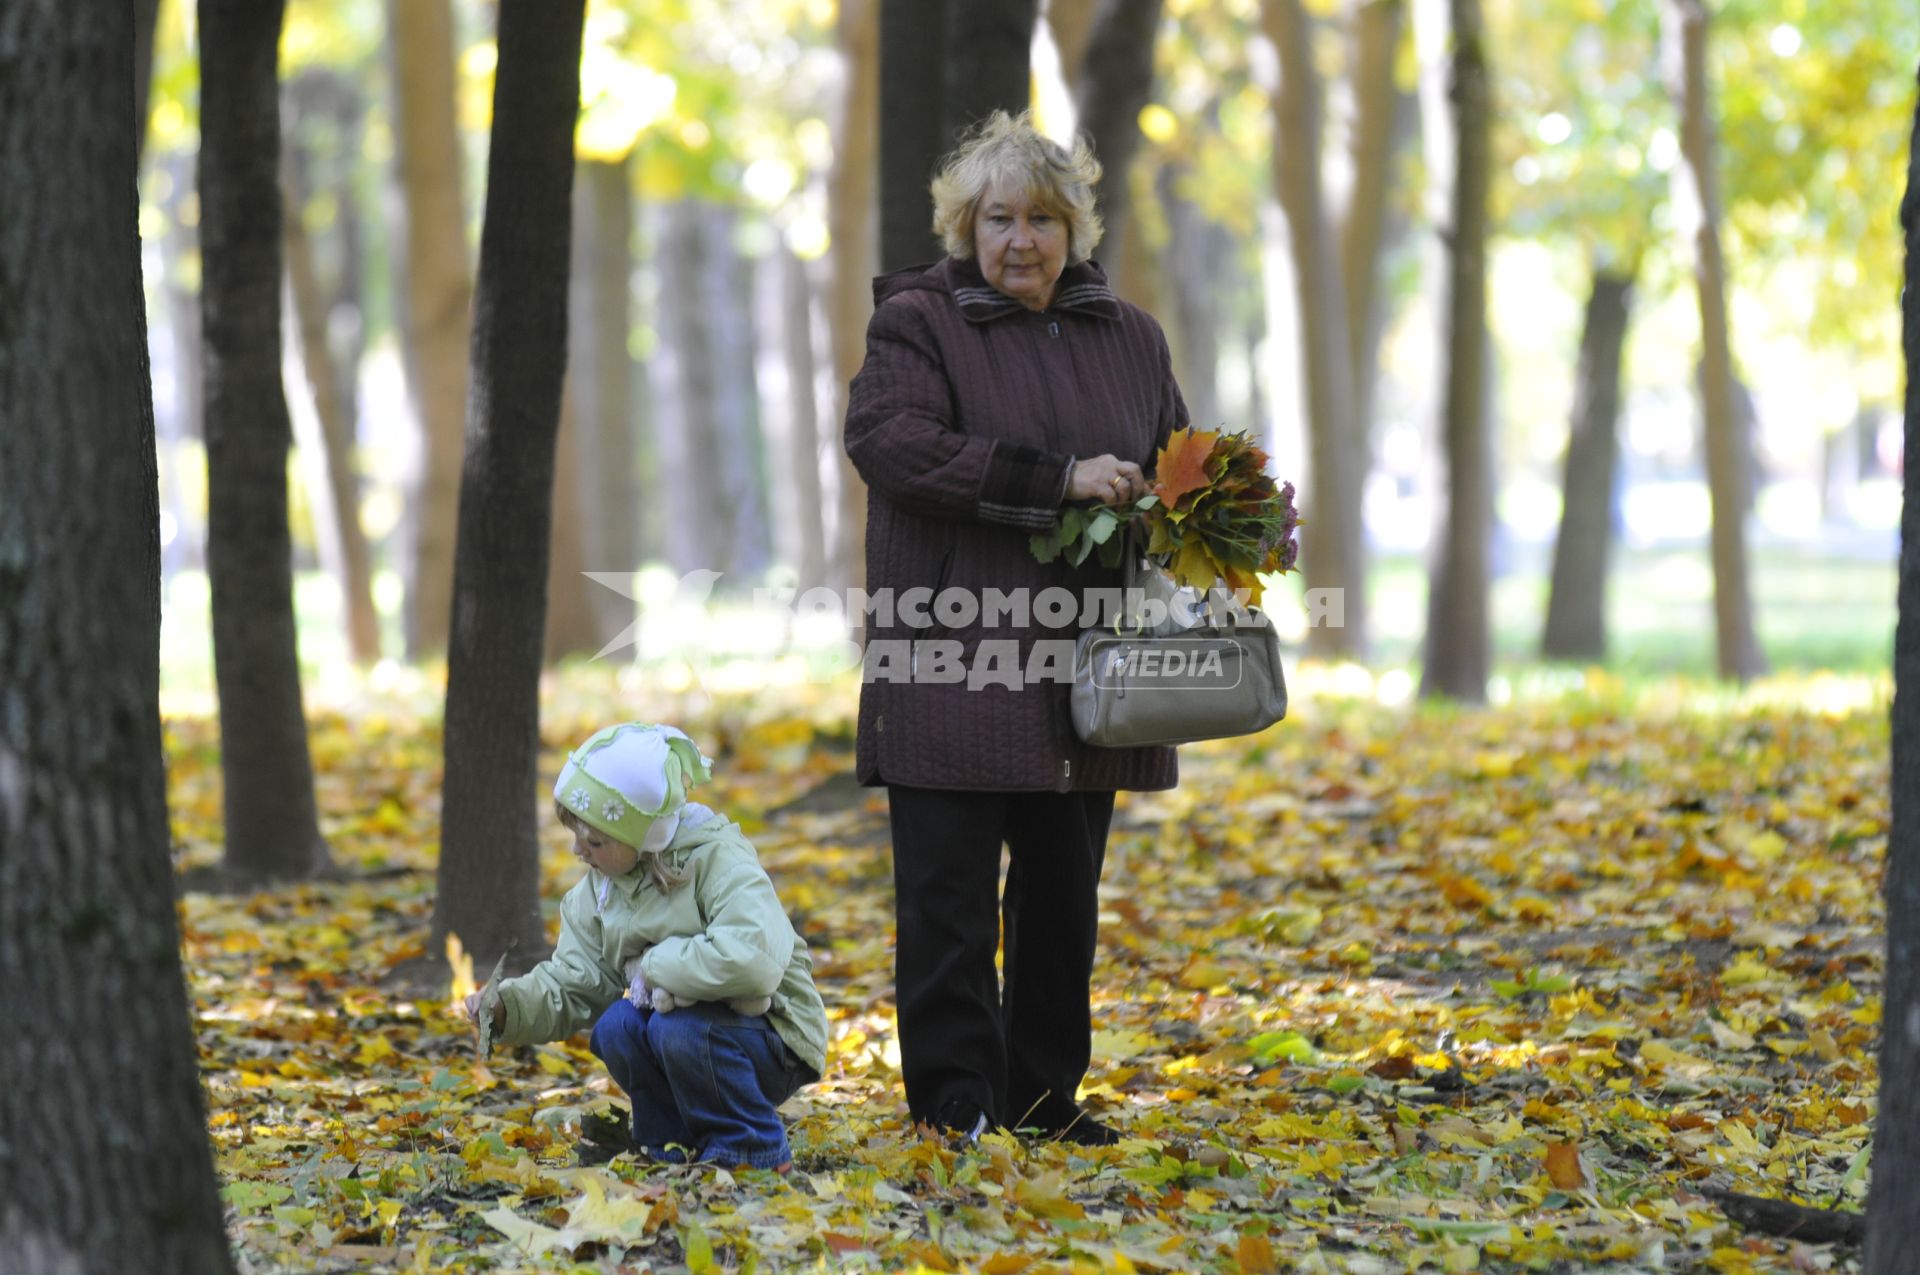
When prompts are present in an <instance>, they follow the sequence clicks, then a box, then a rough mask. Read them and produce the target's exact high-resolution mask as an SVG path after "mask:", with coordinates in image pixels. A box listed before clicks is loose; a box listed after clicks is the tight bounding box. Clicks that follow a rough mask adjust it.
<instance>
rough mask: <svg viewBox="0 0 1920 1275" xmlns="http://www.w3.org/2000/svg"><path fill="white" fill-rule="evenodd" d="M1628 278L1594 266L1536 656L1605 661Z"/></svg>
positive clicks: (1629, 297) (1630, 296)
mask: <svg viewBox="0 0 1920 1275" xmlns="http://www.w3.org/2000/svg"><path fill="white" fill-rule="evenodd" d="M1632 300H1633V279H1632V277H1631V276H1629V275H1626V274H1622V273H1616V272H1613V271H1610V270H1607V269H1606V268H1604V267H1599V266H1596V267H1595V268H1594V272H1593V290H1592V291H1591V292H1590V293H1589V294H1588V296H1587V318H1586V325H1585V327H1584V328H1583V329H1582V332H1581V335H1580V363H1579V367H1578V369H1577V370H1576V371H1575V373H1574V387H1573V421H1572V424H1571V426H1570V427H1569V432H1568V435H1567V459H1566V466H1565V469H1564V472H1563V476H1562V478H1561V481H1560V493H1561V512H1560V536H1559V539H1557V540H1556V541H1555V542H1554V546H1553V586H1552V593H1551V594H1550V595H1549V596H1548V598H1547V626H1546V632H1545V634H1544V636H1542V638H1541V639H1540V654H1541V656H1542V657H1544V658H1546V659H1549V660H1602V659H1605V658H1606V654H1607V561H1608V559H1609V557H1610V556H1611V555H1612V551H1613V482H1614V471H1615V469H1616V468H1617V467H1618V465H1619V459H1620V435H1619V423H1620V357H1621V351H1622V349H1623V348H1624V347H1625V344H1626V336H1627V313H1628V308H1629V306H1630V305H1631V304H1632Z"/></svg>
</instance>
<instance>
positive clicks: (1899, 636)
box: [1862, 109, 1920, 1275]
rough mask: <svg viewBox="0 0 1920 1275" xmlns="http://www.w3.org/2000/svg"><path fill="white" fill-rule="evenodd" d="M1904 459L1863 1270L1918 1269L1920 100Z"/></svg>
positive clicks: (1906, 217)
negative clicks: (1879, 1007) (1881, 966)
mask: <svg viewBox="0 0 1920 1275" xmlns="http://www.w3.org/2000/svg"><path fill="white" fill-rule="evenodd" d="M1900 225H1901V228H1902V229H1903V230H1904V231H1905V233H1906V243H1907V256H1906V289H1905V291H1904V292H1902V293H1901V296H1900V330H1901V336H1902V345H1903V346H1904V348H1905V351H1906V365H1907V396H1906V431H1905V438H1906V458H1905V461H1904V462H1903V463H1904V466H1905V472H1904V474H1903V476H1902V477H1903V483H1902V488H1903V494H1902V498H1901V505H1900V602H1899V622H1898V624H1897V626H1896V627H1895V629H1894V636H1893V826H1892V830H1891V832H1890V833H1889V834H1888V837H1887V859H1886V880H1885V884H1884V886H1883V889H1884V891H1885V897H1886V907H1887V911H1886V915H1887V965H1886V979H1887V981H1886V987H1885V988H1884V990H1883V992H1882V995H1883V997H1884V1001H1883V1011H1882V1015H1881V1018H1882V1022H1883V1024H1884V1026H1883V1027H1882V1029H1881V1033H1880V1110H1879V1112H1878V1113H1877V1114H1876V1115H1875V1117H1874V1122H1873V1172H1872V1173H1871V1174H1870V1175H1869V1178H1870V1185H1869V1186H1868V1188H1867V1247H1866V1253H1865V1262H1864V1264H1863V1267H1862V1269H1863V1270H1864V1272H1865V1275H1905V1273H1906V1272H1908V1271H1912V1270H1916V1269H1920V1228H1916V1227H1915V1226H1914V1224H1913V1219H1914V1217H1915V1215H1916V1214H1920V109H1916V110H1915V112H1914V121H1913V132H1912V135H1911V137H1910V138H1909V140H1908V144H1907V194H1906V198H1905V199H1903V200H1902V201H1901V203H1900Z"/></svg>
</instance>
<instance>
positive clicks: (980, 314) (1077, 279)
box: [873, 257, 1120, 323]
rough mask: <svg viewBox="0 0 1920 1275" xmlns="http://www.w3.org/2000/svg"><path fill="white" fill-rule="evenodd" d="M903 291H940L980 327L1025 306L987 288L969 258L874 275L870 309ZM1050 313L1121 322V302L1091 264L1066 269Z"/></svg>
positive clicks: (1096, 264) (1104, 276)
mask: <svg viewBox="0 0 1920 1275" xmlns="http://www.w3.org/2000/svg"><path fill="white" fill-rule="evenodd" d="M906 292H942V293H945V294H946V295H947V296H950V297H952V298H953V302H954V304H955V305H957V306H959V307H960V313H961V314H963V315H965V316H966V317H967V318H968V319H969V320H971V321H973V322H975V323H979V322H984V321H985V320H987V319H997V318H999V317H1001V316H1002V315H1006V314H1013V313H1015V312H1016V311H1019V310H1024V309H1025V308H1026V307H1025V306H1024V305H1022V304H1021V303H1020V302H1018V301H1016V300H1014V299H1013V298H1012V297H1010V296H1008V295H1007V294H1006V293H1004V292H1001V291H999V290H998V289H995V288H993V287H990V286H989V285H988V283H987V279H986V276H985V275H983V274H981V273H980V263H979V262H978V261H976V260H974V259H973V258H971V257H969V258H966V259H964V260H962V259H961V258H959V257H945V258H943V259H941V260H939V261H936V262H934V263H933V264H932V265H918V266H905V267H902V268H901V269H899V270H891V271H888V272H887V273H886V274H883V275H879V276H876V277H875V279H874V281H873V306H874V309H876V310H877V309H879V308H880V306H881V305H882V304H883V303H884V302H886V301H888V300H890V299H891V298H893V297H897V296H899V295H901V294H902V293H906ZM1047 308H1048V309H1049V310H1073V311H1076V312H1080V313H1085V314H1093V315H1098V316H1100V317H1102V318H1107V319H1117V318H1119V317H1120V299H1119V298H1118V297H1116V296H1115V295H1114V292H1113V289H1112V288H1110V287H1109V286H1107V272H1106V271H1105V270H1102V269H1101V268H1100V263H1099V262H1097V261H1093V260H1087V261H1083V262H1081V263H1080V264H1079V265H1077V266H1068V267H1067V268H1066V269H1065V270H1063V271H1061V272H1060V281H1059V282H1058V283H1057V284H1055V285H1054V289H1053V304H1051V305H1050V306H1048V307H1047Z"/></svg>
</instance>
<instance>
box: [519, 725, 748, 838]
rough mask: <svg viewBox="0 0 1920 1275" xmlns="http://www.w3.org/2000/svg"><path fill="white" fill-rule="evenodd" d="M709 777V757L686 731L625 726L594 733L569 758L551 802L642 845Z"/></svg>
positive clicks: (658, 727) (590, 822) (710, 773)
mask: <svg viewBox="0 0 1920 1275" xmlns="http://www.w3.org/2000/svg"><path fill="white" fill-rule="evenodd" d="M711 778H713V772H712V769H711V767H710V765H709V763H708V761H707V759H706V758H705V757H703V756H702V755H701V753H700V750H699V748H697V747H696V746H695V745H694V742H693V741H692V740H691V739H688V738H687V736H686V734H685V733H684V732H682V731H680V730H679V729H677V728H675V727H672V726H656V725H653V724H651V723H648V722H622V723H621V724H620V725H618V726H609V727H607V728H606V729H605V730H600V731H595V732H594V733H593V734H592V735H590V736H588V738H587V741H586V742H585V743H584V744H581V745H580V747H578V748H576V749H574V750H573V751H572V752H571V753H569V754H568V755H567V764H566V765H564V766H562V767H561V768H560V778H559V780H558V781H557V782H555V784H554V785H553V799H554V800H555V801H557V802H559V803H560V804H561V805H562V806H565V807H566V808H567V809H568V810H571V811H572V812H573V813H574V814H576V815H578V816H579V817H580V819H581V821H582V822H584V823H587V824H589V825H591V826H592V827H595V828H598V829H599V830H600V831H601V832H604V833H606V834H607V835H608V836H610V837H613V838H614V839H616V840H619V841H624V842H626V843H627V844H628V845H630V846H638V845H640V844H641V843H642V842H644V841H645V840H646V839H647V829H649V828H651V827H652V826H653V821H654V820H656V819H658V818H660V817H661V816H662V815H668V814H672V813H674V812H676V811H678V810H679V809H680V807H682V806H684V805H686V804H687V789H689V788H691V787H692V786H693V785H695V784H697V783H701V782H704V781H706V780H708V779H711Z"/></svg>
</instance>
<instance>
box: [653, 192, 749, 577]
mask: <svg viewBox="0 0 1920 1275" xmlns="http://www.w3.org/2000/svg"><path fill="white" fill-rule="evenodd" d="M709 207H710V205H708V204H705V203H703V202H701V201H698V200H691V199H681V200H676V201H674V202H673V203H671V204H669V205H667V206H666V207H665V208H664V209H663V210H662V212H663V217H662V228H661V234H660V252H659V261H660V295H661V296H663V297H705V294H703V293H702V292H701V291H700V289H701V288H702V286H703V285H704V284H705V282H706V280H707V278H708V277H709V276H710V275H711V274H712V271H711V269H710V268H709V267H708V265H707V260H706V259H707V255H708V254H709V253H711V252H712V251H713V245H712V244H711V243H710V242H709V241H708V236H707V235H706V233H705V229H706V227H705V222H706V213H707V210H708V208H709ZM706 300H707V301H708V304H705V305H671V304H670V305H668V306H667V307H666V311H667V312H666V314H665V315H664V316H663V317H664V319H665V322H664V324H663V325H662V330H661V336H662V339H663V344H664V346H665V347H666V350H667V353H668V357H667V359H666V360H665V364H666V367H665V369H664V370H666V371H667V372H668V373H669V376H668V383H667V385H666V386H665V387H664V388H665V390H666V392H665V393H663V395H662V397H663V399H665V400H666V403H667V405H668V410H667V411H666V412H665V413H663V416H664V424H665V426H666V428H665V429H664V430H663V438H662V443H663V449H662V459H663V468H664V469H665V472H666V473H667V474H668V475H670V483H669V487H668V491H667V498H668V501H669V503H670V507H671V508H672V510H673V518H672V520H671V522H670V524H669V526H668V536H669V539H668V546H667V548H668V556H669V560H670V561H671V562H672V563H673V566H674V569H675V570H677V571H682V572H685V571H696V570H712V571H721V572H724V571H726V570H728V569H729V567H730V565H731V563H732V562H733V559H734V537H733V533H734V521H733V517H732V511H731V510H729V509H728V508H727V507H726V485H725V481H724V479H723V478H722V473H723V471H724V468H725V464H726V458H725V457H724V455H723V454H722V445H721V422H720V407H719V386H718V382H719V380H720V377H721V375H722V373H721V370H720V368H719V367H718V366H717V364H716V359H717V358H718V355H717V354H716V353H715V349H714V334H713V330H712V327H711V325H710V324H708V322H707V312H708V311H709V310H711V309H712V308H714V306H716V305H720V304H724V302H723V301H722V300H721V299H719V298H714V297H706Z"/></svg>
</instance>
